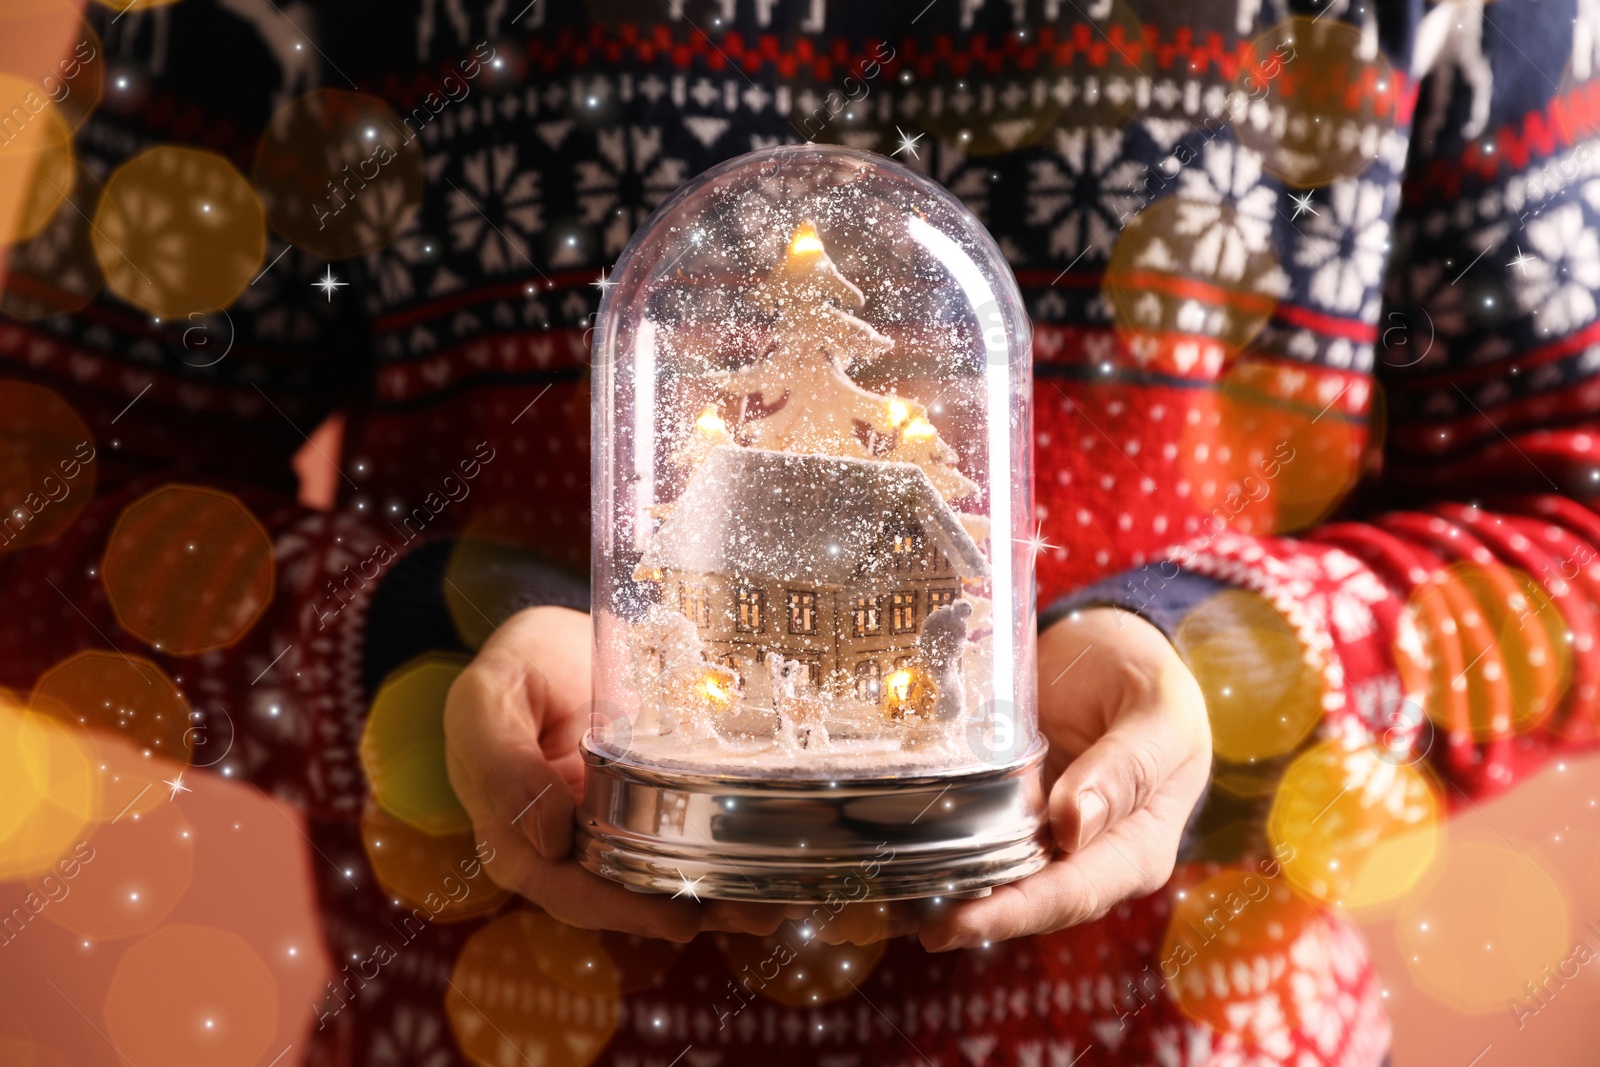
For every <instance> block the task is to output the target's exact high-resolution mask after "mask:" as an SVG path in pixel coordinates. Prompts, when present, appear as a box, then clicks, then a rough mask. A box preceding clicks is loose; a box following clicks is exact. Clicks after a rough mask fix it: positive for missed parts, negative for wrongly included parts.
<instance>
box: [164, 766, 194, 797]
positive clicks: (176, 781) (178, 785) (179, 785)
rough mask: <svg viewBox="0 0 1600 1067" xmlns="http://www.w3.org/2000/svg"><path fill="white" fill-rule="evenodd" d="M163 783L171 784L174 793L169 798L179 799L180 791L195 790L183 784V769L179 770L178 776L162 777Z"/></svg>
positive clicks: (191, 791) (188, 791)
mask: <svg viewBox="0 0 1600 1067" xmlns="http://www.w3.org/2000/svg"><path fill="white" fill-rule="evenodd" d="M161 784H162V785H169V786H171V787H172V795H171V796H170V797H168V798H167V799H168V800H177V799H178V794H179V793H193V792H194V790H193V789H190V788H189V787H188V786H186V785H184V784H183V772H182V771H179V772H178V777H176V778H164V779H162V781H161Z"/></svg>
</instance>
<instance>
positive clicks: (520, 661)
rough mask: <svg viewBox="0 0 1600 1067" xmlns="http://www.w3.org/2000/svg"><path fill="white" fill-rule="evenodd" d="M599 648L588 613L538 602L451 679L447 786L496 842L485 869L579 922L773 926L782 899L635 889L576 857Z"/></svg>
mask: <svg viewBox="0 0 1600 1067" xmlns="http://www.w3.org/2000/svg"><path fill="white" fill-rule="evenodd" d="M590 648H591V644H590V628H589V616H587V615H585V614H583V613H581V612H577V611H571V610H569V609H566V608H529V609H528V610H526V611H523V612H521V613H519V614H517V615H515V616H513V617H512V618H511V619H509V620H507V621H506V623H505V624H504V625H503V626H501V627H500V628H499V629H497V630H496V631H495V634H494V636H493V637H491V638H490V639H489V641H488V642H486V643H485V644H484V646H483V649H482V650H481V651H480V652H479V653H478V655H477V657H476V658H475V659H474V660H473V661H472V663H471V665H469V666H468V667H467V669H466V670H465V671H464V672H463V673H462V674H461V676H460V677H459V678H457V679H456V681H455V684H454V685H452V686H451V687H450V695H449V697H448V699H447V700H446V701H445V712H444V731H445V747H446V757H447V762H448V766H449V771H450V784H451V785H452V786H454V787H455V791H456V796H458V797H460V798H461V803H462V805H463V806H464V807H465V808H466V809H467V812H468V814H470V815H471V816H472V825H473V828H474V830H475V831H476V833H477V839H478V840H479V841H487V842H488V843H489V845H490V846H491V847H492V848H493V849H494V850H495V859H494V862H493V863H488V864H485V865H484V870H486V871H488V872H489V876H490V877H491V878H493V879H494V881H495V884H497V885H499V886H502V887H504V888H506V889H509V890H511V891H513V892H516V893H520V894H522V895H523V896H525V897H527V898H528V899H529V900H531V901H533V902H534V903H535V904H537V905H539V906H540V907H541V908H543V909H544V910H545V911H546V912H548V913H549V914H550V915H551V916H552V917H553V918H555V919H557V920H559V921H561V922H564V923H567V924H568V925H571V926H581V927H585V928H588V929H604V930H618V931H621V932H623V933H630V934H641V935H643V936H646V937H658V938H664V939H666V940H669V941H688V940H690V939H691V938H693V937H694V936H695V935H696V934H697V933H699V932H700V931H701V930H703V929H704V930H728V931H736V932H745V933H760V934H769V933H771V932H772V931H773V930H775V929H776V928H777V927H778V924H779V923H781V922H782V919H783V912H782V909H781V908H779V907H776V906H765V905H750V904H731V903H726V902H720V901H719V902H714V903H710V904H697V903H694V902H692V901H689V900H684V899H679V900H673V899H670V898H669V897H666V896H659V895H654V894H646V893H635V892H632V891H631V890H628V889H624V888H623V887H622V886H621V885H618V884H617V883H615V882H611V881H608V880H606V879H604V878H600V877H598V876H596V875H593V874H590V873H589V872H588V871H586V870H584V869H583V868H582V867H581V866H579V865H578V862H577V860H576V859H574V858H573V857H572V836H573V809H574V807H575V806H576V801H577V799H578V798H579V797H580V796H582V794H583V778H584V766H583V757H582V755H581V754H580V753H579V750H578V742H579V741H580V740H581V739H582V737H583V734H584V731H585V730H586V729H587V728H588V725H589V724H588V721H587V716H588V707H589V697H590V692H591V687H590V674H589V663H590Z"/></svg>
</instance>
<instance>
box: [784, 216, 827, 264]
mask: <svg viewBox="0 0 1600 1067" xmlns="http://www.w3.org/2000/svg"><path fill="white" fill-rule="evenodd" d="M821 251H822V239H821V238H820V237H818V236H817V228H816V227H815V226H813V225H811V223H809V222H805V223H801V224H800V226H799V227H798V228H797V229H796V230H795V231H794V238H793V239H792V240H790V242H789V254H790V255H791V256H803V255H808V254H814V253H817V252H821Z"/></svg>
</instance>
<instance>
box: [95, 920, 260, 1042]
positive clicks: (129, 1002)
mask: <svg viewBox="0 0 1600 1067" xmlns="http://www.w3.org/2000/svg"><path fill="white" fill-rule="evenodd" d="M105 1022H106V1031H107V1036H108V1037H109V1038H110V1040H111V1042H112V1043H113V1044H115V1045H116V1046H117V1048H118V1049H120V1050H121V1051H122V1053H123V1055H124V1056H126V1057H127V1058H128V1059H130V1060H131V1061H132V1062H134V1063H204V1064H207V1065H211V1067H228V1065H237V1067H250V1065H253V1064H257V1063H259V1062H261V1060H262V1057H263V1055H264V1054H265V1053H266V1052H267V1050H268V1046H269V1045H270V1044H271V1042H272V1038H273V1035H274V1034H275V1033H276V1032H277V1029H278V985H277V982H276V981H275V980H274V979H273V977H272V972H271V971H269V970H268V969H267V965H266V964H265V963H264V962H262V959H261V957H260V956H259V955H257V954H256V952H255V950H254V949H252V948H251V947H250V946H249V945H248V944H247V943H246V942H245V940H244V939H243V938H241V937H240V936H239V935H238V934H235V933H232V932H230V931H228V930H219V929H216V928H214V927H208V926H189V925H180V924H174V925H171V926H165V927H162V928H161V929H159V930H157V931H156V932H155V933H153V934H150V935H148V936H146V937H145V938H144V939H143V940H141V941H139V942H137V943H136V944H134V946H133V947H132V948H130V949H128V951H127V954H126V955H124V956H123V957H122V961H121V962H120V963H119V964H118V965H117V970H116V973H115V974H114V975H112V978H111V988H110V990H109V991H108V992H107V994H106V1005H105Z"/></svg>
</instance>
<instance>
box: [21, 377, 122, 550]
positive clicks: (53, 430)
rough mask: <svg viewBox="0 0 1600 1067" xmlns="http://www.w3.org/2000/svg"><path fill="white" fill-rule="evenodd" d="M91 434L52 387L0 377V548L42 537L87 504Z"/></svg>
mask: <svg viewBox="0 0 1600 1067" xmlns="http://www.w3.org/2000/svg"><path fill="white" fill-rule="evenodd" d="M97 456H98V454H97V452H96V451H95V445H94V435H93V434H91V433H90V432H89V427H88V426H87V425H85V423H84V421H83V419H82V418H81V417H79V415H78V413H77V412H76V411H75V410H73V408H72V406H71V405H70V404H68V403H67V402H66V401H65V400H63V399H61V396H60V395H59V394H57V393H56V392H55V391H54V390H52V389H46V388H44V387H43V386H39V385H30V384H28V383H27V382H19V381H14V380H7V381H0V552H6V551H9V550H11V549H15V548H23V547H26V546H28V545H36V544H40V543H42V542H44V541H48V540H49V539H50V538H52V537H54V536H55V535H56V534H58V533H60V532H61V531H62V530H64V529H65V528H66V527H67V526H68V525H70V524H71V522H72V520H73V519H75V518H77V516H78V514H79V513H80V512H81V511H82V510H83V509H84V508H85V507H86V506H88V503H89V501H90V499H91V498H92V497H93V496H94V488H95V479H96V476H97V474H98V473H99V466H98V463H97V462H96V460H97Z"/></svg>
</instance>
